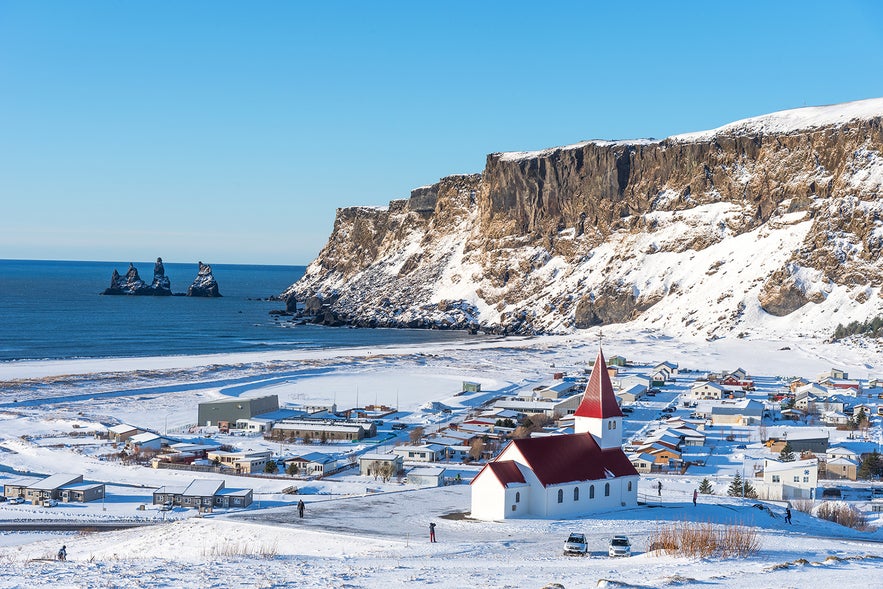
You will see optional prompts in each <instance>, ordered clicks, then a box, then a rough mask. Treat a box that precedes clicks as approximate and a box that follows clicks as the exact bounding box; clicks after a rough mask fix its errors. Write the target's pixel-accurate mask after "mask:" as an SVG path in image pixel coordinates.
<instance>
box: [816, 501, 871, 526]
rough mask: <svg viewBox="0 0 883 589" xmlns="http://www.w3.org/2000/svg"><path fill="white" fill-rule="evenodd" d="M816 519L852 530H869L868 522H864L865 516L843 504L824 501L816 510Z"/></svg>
mask: <svg viewBox="0 0 883 589" xmlns="http://www.w3.org/2000/svg"><path fill="white" fill-rule="evenodd" d="M816 517H818V518H821V519H826V520H828V521H829V522H834V523H836V524H840V525H841V526H846V527H847V528H852V529H854V530H860V531H866V530H869V529H870V527H869V526H868V522H867V521H865V516H863V515H862V513H861V512H860V511H859V510H858V509H856V508H855V507H852V506H851V505H846V504H845V503H836V502H831V501H825V502H824V503H822V504H821V505H819V508H818V509H817V510H816Z"/></svg>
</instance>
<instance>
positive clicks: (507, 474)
mask: <svg viewBox="0 0 883 589" xmlns="http://www.w3.org/2000/svg"><path fill="white" fill-rule="evenodd" d="M485 468H486V469H488V470H490V471H491V473H493V475H494V476H495V477H497V480H498V481H500V484H501V485H503V486H504V487H506V486H508V485H510V484H512V483H525V482H526V481H525V480H524V475H523V474H521V470H519V468H518V465H517V464H515V463H514V462H512V461H511V460H501V461H500V462H488V463H487V464H485V465H484V468H482V469H481V470H482V471H484V469H485ZM479 475H481V472H479V473H478V475H476V476H475V478H474V479H472V481H473V482H475V481H476V480H478V476H479ZM470 484H471V483H470Z"/></svg>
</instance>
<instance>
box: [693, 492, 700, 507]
mask: <svg viewBox="0 0 883 589" xmlns="http://www.w3.org/2000/svg"><path fill="white" fill-rule="evenodd" d="M697 499H699V491H698V490H697V489H693V507H696V500H697Z"/></svg>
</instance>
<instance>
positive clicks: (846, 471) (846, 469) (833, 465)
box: [825, 456, 860, 481]
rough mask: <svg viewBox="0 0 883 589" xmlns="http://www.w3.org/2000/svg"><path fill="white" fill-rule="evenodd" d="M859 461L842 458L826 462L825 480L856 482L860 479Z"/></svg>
mask: <svg viewBox="0 0 883 589" xmlns="http://www.w3.org/2000/svg"><path fill="white" fill-rule="evenodd" d="M859 465H860V464H859V462H858V460H853V459H849V458H846V457H844V456H840V457H837V458H832V459H831V460H828V461H827V462H825V478H828V479H847V480H850V481H854V480H856V479H857V478H858V469H859Z"/></svg>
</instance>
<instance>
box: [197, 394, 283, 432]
mask: <svg viewBox="0 0 883 589" xmlns="http://www.w3.org/2000/svg"><path fill="white" fill-rule="evenodd" d="M278 409H279V397H278V396H277V395H268V396H266V397H256V398H254V399H230V400H229V401H206V402H204V403H200V404H199V418H198V419H199V425H218V424H220V423H221V422H226V423H229V424H235V423H236V420H237V419H251V418H252V417H254V416H256V415H262V414H264V413H270V412H272V411H277V410H278Z"/></svg>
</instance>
